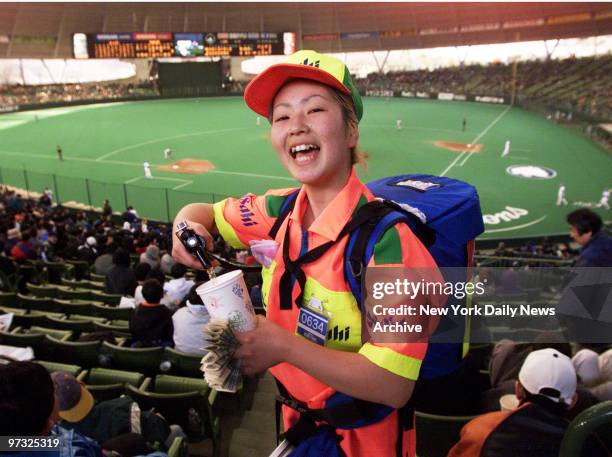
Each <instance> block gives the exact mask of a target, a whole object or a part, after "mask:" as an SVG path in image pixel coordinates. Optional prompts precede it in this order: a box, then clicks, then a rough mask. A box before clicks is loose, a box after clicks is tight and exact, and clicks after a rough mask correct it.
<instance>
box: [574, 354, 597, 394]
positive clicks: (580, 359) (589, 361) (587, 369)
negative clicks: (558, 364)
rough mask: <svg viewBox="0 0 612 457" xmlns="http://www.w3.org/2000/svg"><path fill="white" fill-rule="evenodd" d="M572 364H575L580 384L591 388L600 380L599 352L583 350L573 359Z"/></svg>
mask: <svg viewBox="0 0 612 457" xmlns="http://www.w3.org/2000/svg"><path fill="white" fill-rule="evenodd" d="M572 364H574V368H575V369H576V375H578V377H579V378H580V382H582V383H583V384H584V385H585V386H591V385H593V384H595V383H596V382H597V380H598V379H599V376H600V372H599V356H598V355H597V352H595V351H592V350H590V349H581V350H580V351H578V352H576V354H575V355H574V357H572Z"/></svg>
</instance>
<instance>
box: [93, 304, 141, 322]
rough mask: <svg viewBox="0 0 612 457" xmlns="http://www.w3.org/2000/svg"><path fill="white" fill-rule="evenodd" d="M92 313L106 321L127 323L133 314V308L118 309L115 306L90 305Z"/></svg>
mask: <svg viewBox="0 0 612 457" xmlns="http://www.w3.org/2000/svg"><path fill="white" fill-rule="evenodd" d="M92 309H93V313H94V314H95V315H96V316H98V317H104V318H105V319H108V320H117V319H119V320H125V321H129V320H130V317H131V316H132V314H133V313H134V308H119V307H117V306H105V305H96V304H94V305H92Z"/></svg>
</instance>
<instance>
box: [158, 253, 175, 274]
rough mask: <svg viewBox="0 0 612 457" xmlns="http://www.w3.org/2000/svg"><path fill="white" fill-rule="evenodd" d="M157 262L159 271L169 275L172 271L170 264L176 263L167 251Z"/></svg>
mask: <svg viewBox="0 0 612 457" xmlns="http://www.w3.org/2000/svg"><path fill="white" fill-rule="evenodd" d="M159 264H160V268H161V271H162V272H163V273H164V274H165V275H169V274H170V272H171V271H172V266H173V265H175V264H176V260H174V258H173V257H172V256H171V255H170V254H169V253H168V252H166V253H164V255H163V256H162V257H161V260H160V261H159Z"/></svg>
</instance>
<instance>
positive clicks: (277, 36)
mask: <svg viewBox="0 0 612 457" xmlns="http://www.w3.org/2000/svg"><path fill="white" fill-rule="evenodd" d="M73 46H74V56H75V58H77V59H87V58H98V59H122V58H123V59H134V58H136V59H137V58H143V59H147V58H156V57H195V56H204V57H254V56H269V55H282V54H292V53H293V52H295V33H293V32H284V33H276V32H201V33H171V32H157V33H144V32H133V33H91V34H85V33H75V34H74V35H73Z"/></svg>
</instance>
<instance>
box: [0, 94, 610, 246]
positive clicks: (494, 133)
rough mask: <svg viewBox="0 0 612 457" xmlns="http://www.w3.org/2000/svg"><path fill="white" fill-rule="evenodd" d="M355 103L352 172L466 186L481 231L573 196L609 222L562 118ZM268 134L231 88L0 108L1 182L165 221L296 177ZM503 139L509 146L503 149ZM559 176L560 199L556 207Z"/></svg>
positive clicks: (553, 229) (539, 228)
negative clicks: (210, 94)
mask: <svg viewBox="0 0 612 457" xmlns="http://www.w3.org/2000/svg"><path fill="white" fill-rule="evenodd" d="M364 107H365V110H364V111H365V114H364V117H363V119H362V121H361V124H360V142H359V144H360V147H361V149H363V150H364V151H366V152H367V153H368V155H369V160H368V168H367V171H366V170H362V169H359V174H360V176H361V178H362V179H363V180H365V181H369V180H373V179H377V178H380V177H382V176H387V175H396V174H403V173H429V174H435V175H445V176H449V177H453V178H458V179H462V180H465V181H468V182H470V183H472V184H474V185H475V186H476V188H477V189H478V191H479V194H480V198H481V203H482V207H483V213H484V214H485V227H486V233H485V234H484V235H482V237H481V238H482V239H496V238H500V239H508V238H519V237H530V236H539V235H550V234H560V233H566V232H567V227H566V223H565V219H564V217H565V214H566V213H567V212H569V211H570V210H572V209H575V208H578V207H579V206H590V207H592V208H594V209H595V210H596V211H598V212H600V214H601V215H602V217H603V219H604V220H610V210H606V209H605V208H596V204H597V203H598V202H599V199H600V197H601V193H602V191H603V190H604V188H607V187H610V186H611V185H612V182H611V176H612V156H611V155H610V154H608V153H607V152H606V151H605V150H603V149H602V148H601V147H600V146H598V145H597V144H595V143H593V142H591V141H590V140H588V139H586V138H585V137H583V136H582V135H581V134H580V133H578V132H576V131H574V130H572V129H570V128H567V127H564V126H561V125H557V124H555V123H553V122H551V121H549V120H546V119H545V118H543V117H541V116H538V115H536V114H533V113H530V112H527V111H524V110H522V109H520V108H515V107H508V106H504V105H493V104H485V103H469V102H446V101H431V100H415V99H384V98H365V100H364ZM397 119H400V120H401V121H402V123H401V129H398V128H396V120H397ZM464 119H465V121H466V127H465V130H463V120H464ZM268 132H269V125H268V123H267V121H266V120H265V119H262V120H261V123H260V125H257V123H256V116H255V115H254V114H253V113H252V112H251V111H250V110H249V109H248V108H247V107H246V106H245V104H244V102H243V101H242V99H241V98H239V97H226V98H204V99H180V100H179V99H176V100H155V101H142V102H119V103H112V104H97V105H83V106H76V107H63V108H53V109H44V110H37V111H24V112H17V113H9V114H3V115H0V174H1V175H0V181H1V182H3V183H5V184H10V185H14V186H18V187H20V188H23V189H28V190H30V191H42V190H43V189H44V188H45V187H49V188H50V189H51V190H53V191H54V194H55V198H56V200H57V201H60V202H68V201H75V202H81V203H85V204H87V205H93V206H96V207H100V206H101V205H102V202H103V200H104V199H105V198H108V199H109V200H110V203H111V205H112V207H113V209H114V210H117V211H122V210H124V209H125V206H126V204H129V205H132V206H134V207H135V208H136V209H137V210H138V211H139V213H140V214H141V215H142V216H144V217H148V218H151V219H158V220H167V219H168V218H172V217H173V216H174V214H175V213H176V211H177V210H178V209H179V208H180V207H181V206H182V205H184V204H186V203H189V202H195V201H208V202H212V201H218V200H220V199H222V198H224V197H225V196H240V195H243V194H244V193H246V192H253V193H259V192H263V191H265V190H266V189H268V188H273V187H275V188H279V187H294V186H296V183H295V181H293V180H292V179H291V178H290V177H289V175H288V174H287V172H286V171H285V170H284V169H283V167H282V166H281V164H280V162H279V161H278V159H277V158H276V154H275V152H274V151H273V149H272V146H271V144H270V141H269V139H268ZM506 141H510V151H509V153H508V155H506V156H505V157H502V151H503V150H504V145H505V143H506ZM58 145H59V146H60V147H61V149H62V151H63V158H64V160H62V161H60V160H59V158H58V154H57V152H56V147H57V146H58ZM166 148H171V149H172V155H171V157H170V158H168V159H165V158H164V154H163V151H164V149H166ZM144 161H148V162H149V163H150V167H151V171H152V175H153V178H152V179H147V178H145V175H144V172H143V162H144ZM562 183H563V184H565V186H566V189H567V192H566V198H567V200H568V205H567V206H556V204H555V202H556V199H557V190H558V188H559V186H560V185H561V184H562ZM458 223H461V221H458Z"/></svg>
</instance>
